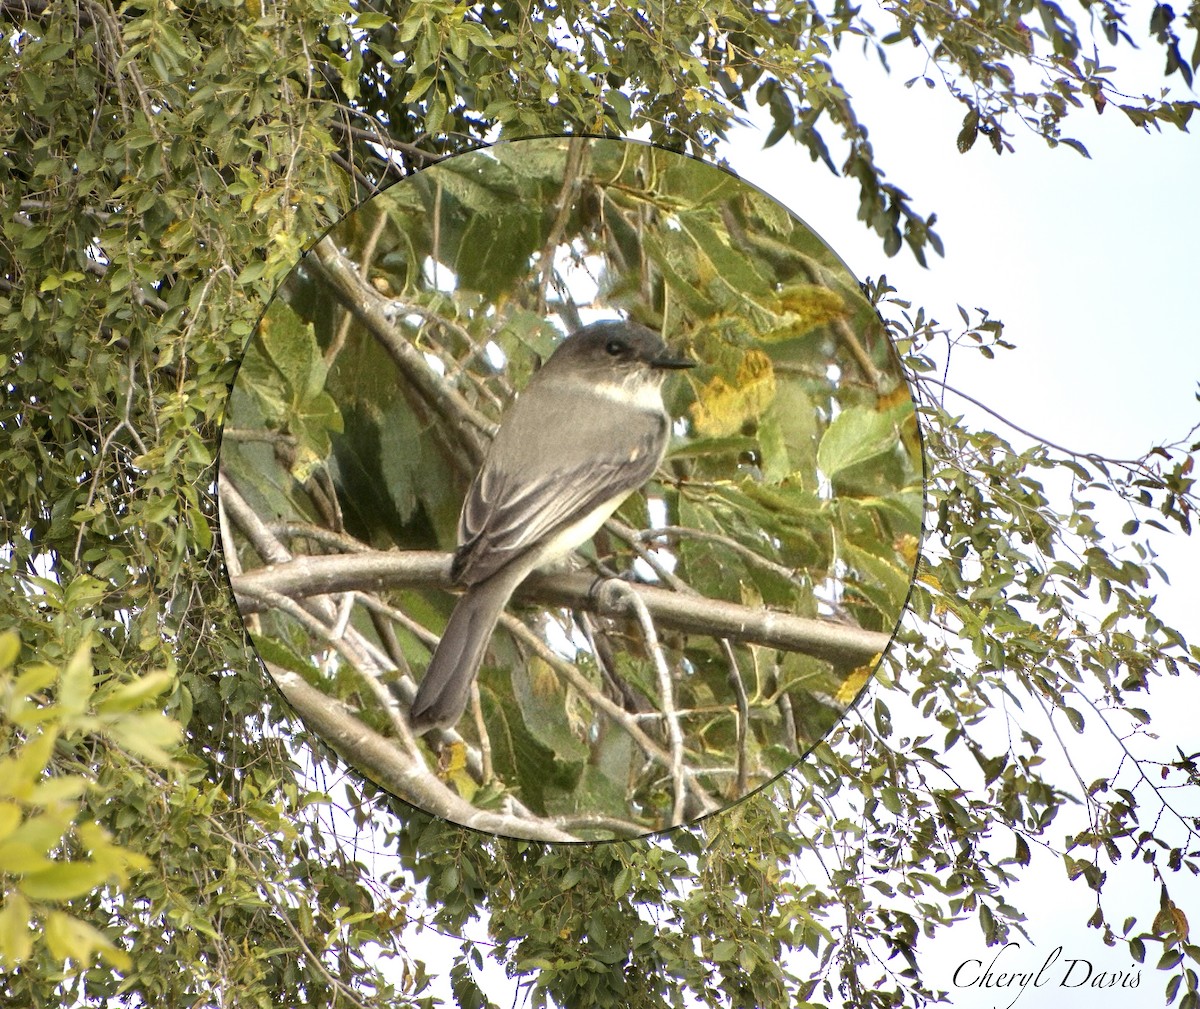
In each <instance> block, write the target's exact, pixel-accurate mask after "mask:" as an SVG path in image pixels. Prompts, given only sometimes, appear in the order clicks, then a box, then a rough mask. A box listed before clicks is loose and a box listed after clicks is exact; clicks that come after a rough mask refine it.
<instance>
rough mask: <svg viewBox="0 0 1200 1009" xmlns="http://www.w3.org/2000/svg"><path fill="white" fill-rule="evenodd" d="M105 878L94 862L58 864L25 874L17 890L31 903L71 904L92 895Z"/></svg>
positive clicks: (102, 870) (103, 872)
mask: <svg viewBox="0 0 1200 1009" xmlns="http://www.w3.org/2000/svg"><path fill="white" fill-rule="evenodd" d="M108 877H109V872H108V870H107V869H106V868H104V866H100V865H96V863H95V862H91V861H87V862H59V863H57V864H55V865H54V866H53V867H51V868H49V869H43V870H42V871H41V872H34V873H29V874H27V875H26V876H25V877H24V878H23V879H22V880H21V883H20V886H21V890H22V892H24V894H25V896H26V897H30V898H32V899H33V900H70V899H71V898H72V897H82V896H83V895H84V894H85V893H91V892H92V891H93V890H95V889H96V887H98V886H100V885H101V884H102V883H103V882H104V881H105V880H106V879H108Z"/></svg>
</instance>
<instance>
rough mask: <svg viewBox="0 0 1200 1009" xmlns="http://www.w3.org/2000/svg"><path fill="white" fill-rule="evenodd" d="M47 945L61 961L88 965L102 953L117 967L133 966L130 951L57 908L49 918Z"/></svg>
mask: <svg viewBox="0 0 1200 1009" xmlns="http://www.w3.org/2000/svg"><path fill="white" fill-rule="evenodd" d="M46 945H47V946H49V947H50V952H51V953H52V954H53V955H54V956H56V957H57V958H58V959H60V960H67V959H71V960H74V961H75V962H76V963H78V964H89V963H91V960H92V957H93V956H94V955H95V954H96V953H99V954H100V956H101V958H102V959H103V960H104V961H105V962H106V963H108V964H109V965H110V966H113V967H116V968H117V969H118V970H128V969H129V967H130V959H129V954H128V953H126V952H125V951H124V950H122V949H118V948H117V947H116V946H114V945H113V944H112V942H111V941H110V940H109V939H108V937H107V936H105V935H104V933H103V932H101V931H99V930H98V929H95V928H93V927H92V926H91V925H89V924H88V923H87V922H85V921H80V920H79V919H78V918H72V917H71V916H70V915H69V914H64V913H63V912H62V911H54V912H53V913H52V914H50V916H49V917H48V918H47V919H46Z"/></svg>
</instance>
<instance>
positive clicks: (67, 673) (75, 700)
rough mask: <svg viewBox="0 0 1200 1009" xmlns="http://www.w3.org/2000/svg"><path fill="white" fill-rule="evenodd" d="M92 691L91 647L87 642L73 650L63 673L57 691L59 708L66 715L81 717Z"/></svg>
mask: <svg viewBox="0 0 1200 1009" xmlns="http://www.w3.org/2000/svg"><path fill="white" fill-rule="evenodd" d="M92 689H93V681H92V645H91V642H90V641H88V642H85V643H84V644H82V645H80V646H79V647H78V648H77V649H76V650H75V654H74V655H72V656H71V661H70V662H68V663H67V668H66V669H65V670H64V671H63V675H62V684H61V686H60V687H59V689H58V703H59V706H60V707H61V708H62V709H63V711H64V712H66V713H67V714H70V715H82V714H83V712H84V711H85V710H86V709H87V704H88V701H89V700H90V699H91V696H92Z"/></svg>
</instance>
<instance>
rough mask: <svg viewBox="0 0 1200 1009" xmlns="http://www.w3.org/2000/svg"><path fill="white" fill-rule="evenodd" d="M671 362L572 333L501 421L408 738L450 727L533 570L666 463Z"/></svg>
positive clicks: (624, 327)
mask: <svg viewBox="0 0 1200 1009" xmlns="http://www.w3.org/2000/svg"><path fill="white" fill-rule="evenodd" d="M695 363H696V362H695V361H689V360H686V359H683V358H678V357H672V356H671V355H670V353H669V351H668V349H667V346H666V344H665V343H663V341H662V339H661V338H660V337H659V336H658V334H657V333H655V332H653V331H652V330H649V329H647V328H646V327H645V326H641V325H638V324H637V323H633V322H625V321H612V322H597V323H593V324H591V325H589V326H584V327H583V328H582V329H580V330H578V331H576V332H575V333H573V334H572V335H571V336H568V337H567V338H566V339H565V340H563V342H562V343H561V344H559V346H558V347H557V348H556V349H555V351H554V353H553V354H551V355H550V358H549V360H547V361H546V363H545V364H544V365H543V366H542V368H541V369H540V370H539V371H538V372H536V373H535V374H534V376H533V378H531V379H530V381H529V384H528V385H527V386H526V388H525V390H524V391H523V392H522V393H520V395H519V396H518V397H517V399H516V401H515V402H514V403H513V405H512V406H511V407H510V408H509V409H508V411H507V412H506V413H505V415H504V417H503V419H502V421H501V424H500V430H499V431H498V432H497V433H496V437H495V440H494V441H493V442H492V445H491V448H490V449H489V450H488V453H487V456H486V458H485V459H484V461H483V465H482V467H480V470H479V472H478V474H476V476H475V479H474V481H473V482H472V484H471V488H470V490H469V491H468V492H467V498H466V501H465V502H464V503H463V509H462V514H461V516H460V517H459V520H458V542H459V546H458V549H457V550H456V551H455V554H454V561H453V563H452V565H451V568H450V573H451V577H452V578H453V579H454V581H455V582H457V583H458V584H460V585H464V586H466V592H464V593H463V595H462V596H461V598H460V599H459V600H458V603H457V604H456V605H455V607H454V611H453V613H451V615H450V621H449V623H447V624H446V630H445V632H444V633H443V634H442V639H441V642H440V643H439V644H438V646H437V650H436V651H435V652H434V654H433V658H432V659H431V660H430V662H429V668H428V669H427V670H426V672H425V676H424V678H423V679H422V680H421V685H420V688H419V689H418V690H417V695H416V697H415V698H414V700H413V703H412V708H411V721H412V726H413V731H414V732H417V733H418V734H419V733H424V732H428V731H429V730H430V729H432V728H434V727H442V728H446V727H449V726H451V725H454V724H455V723H456V722H457V721H458V720H459V718H460V717H461V716H462V713H463V711H464V710H465V709H466V706H467V699H468V697H469V696H470V690H471V682H472V681H473V680H474V678H475V674H476V673H477V672H478V671H479V665H480V663H481V662H482V661H483V655H484V652H485V651H486V650H487V646H488V642H489V641H490V640H491V636H492V630H493V628H494V627H495V626H496V621H497V620H498V619H499V618H500V613H501V612H502V611H503V609H504V607H505V605H506V604H507V602H508V600H509V597H510V596H511V595H512V593H513V591H514V590H515V589H516V587H517V586H518V585H520V584H521V582H522V581H524V580H525V577H526V576H527V575H528V574H529V573H530V572H531V571H533V570H534V569H535V568H538V567H541V566H542V565H544V564H547V563H549V562H551V561H554V560H556V559H558V558H560V557H563V556H564V555H566V554H568V553H569V552H570V551H572V550H574V549H575V547H577V546H579V545H580V544H582V543H584V542H585V541H586V540H588V539H589V538H590V537H591V536H592V535H593V534H594V533H595V532H596V530H597V529H599V528H600V526H601V525H603V523H604V521H605V520H606V519H607V518H608V517H609V516H610V515H612V513H613V512H614V511H616V509H617V507H618V506H619V505H620V504H621V502H622V501H624V500H625V499H626V498H627V497H628V496H629V495H630V494H632V493H633V492H634V491H635V490H637V489H638V488H639V487H641V486H642V484H644V483H645V482H646V481H647V480H648V479H649V478H650V477H651V476H652V475H653V473H654V471H655V470H656V469H657V468H658V464H659V463H660V462H662V458H663V453H664V452H666V449H667V442H668V440H669V439H670V433H671V418H670V416H669V415H668V413H667V411H666V408H665V407H664V406H663V400H662V384H663V380H664V378H665V377H666V376H667V374H668V373H669V372H670V371H672V370H676V369H680V368H691V367H693V366H694V365H695Z"/></svg>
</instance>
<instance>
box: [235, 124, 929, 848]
mask: <svg viewBox="0 0 1200 1009" xmlns="http://www.w3.org/2000/svg"><path fill="white" fill-rule="evenodd" d="M920 445H921V443H920V436H919V430H918V427H917V421H916V416H915V413H914V409H913V403H912V399H911V396H910V394H909V390H908V386H907V385H906V383H905V379H904V375H903V373H902V370H901V368H900V366H899V363H898V360H897V358H896V355H895V352H894V350H893V348H892V346H891V345H890V343H889V341H888V338H887V334H886V331H885V328H884V325H883V324H882V322H881V321H880V320H879V317H878V315H877V313H876V312H875V311H874V309H873V307H872V305H871V304H870V302H869V301H868V299H867V298H866V297H865V296H864V294H863V292H862V290H861V288H860V286H859V284H858V282H857V281H856V280H855V278H854V277H853V276H852V275H851V274H850V273H849V271H848V270H847V269H846V268H845V266H844V265H843V264H842V263H841V261H840V260H839V259H838V257H837V256H836V254H835V253H834V252H833V251H832V250H831V249H830V248H829V247H828V246H827V245H826V244H825V243H824V242H822V241H821V239H820V238H818V237H817V236H816V235H814V234H813V233H812V232H811V231H810V230H808V229H807V228H806V227H805V226H804V224H803V223H802V222H801V221H800V220H798V219H797V218H796V217H794V216H792V215H791V214H790V213H789V212H788V211H787V210H786V209H784V208H783V207H782V206H781V205H780V204H779V203H777V202H776V201H774V200H773V199H771V198H770V197H769V196H767V195H765V194H763V193H762V192H760V191H758V190H757V189H755V188H754V187H752V186H749V185H747V184H746V183H744V182H742V181H740V180H739V179H737V178H736V177H735V176H733V175H731V174H730V173H728V172H726V171H723V170H721V169H718V168H715V167H713V166H711V165H708V164H705V163H703V162H701V161H698V160H695V159H692V158H689V157H686V156H684V155H680V154H677V153H673V152H670V151H665V150H662V149H660V148H656V147H653V146H650V145H648V144H642V143H635V142H629V141H619V140H605V139H590V138H579V137H575V138H566V137H564V138H547V139H539V140H527V141H514V142H508V143H503V144H498V145H496V146H494V147H490V148H486V149H481V150H477V151H474V152H471V153H469V154H464V155H460V156H457V157H454V158H450V159H447V160H444V161H441V162H439V163H438V164H436V165H434V166H432V167H430V168H427V169H426V170H424V171H422V172H420V173H418V174H416V175H414V176H412V177H411V178H408V179H406V180H404V181H402V182H400V183H397V184H396V185H394V186H392V187H391V188H390V189H388V190H387V191H386V192H383V193H381V194H379V195H378V196H376V197H374V198H373V199H371V200H370V201H368V202H366V203H364V204H363V205H361V206H360V207H359V208H358V209H357V210H356V211H355V212H354V213H353V214H351V215H350V216H348V217H346V218H345V219H344V220H343V221H341V222H340V223H339V224H338V225H337V226H336V227H335V228H333V229H332V230H331V231H330V232H329V233H328V234H327V235H326V236H325V237H324V238H322V239H321V240H320V241H319V242H317V243H316V245H314V246H313V247H312V248H311V249H310V250H309V252H308V253H307V254H306V256H305V257H304V259H303V260H302V261H301V262H300V263H299V264H298V265H297V267H296V268H295V270H293V271H292V273H291V274H290V275H289V277H288V278H287V280H286V281H285V282H284V284H283V285H282V286H281V288H280V290H279V292H278V294H277V296H276V297H275V299H274V300H273V301H272V303H271V305H270V306H269V308H268V310H267V311H266V313H265V314H264V316H263V318H262V321H261V323H260V324H259V326H258V329H257V332H256V333H255V336H254V338H253V339H252V341H251V342H250V344H249V346H248V347H247V350H246V354H245V357H244V359H243V361H242V363H241V366H240V368H239V370H238V373H237V379H236V381H235V383H234V387H233V390H232V393H231V398H230V403H229V409H228V412H227V417H226V425H225V429H224V434H223V439H222V446H221V453H220V477H219V488H220V502H221V534H222V537H223V547H224V551H225V559H226V562H227V564H228V567H229V571H230V578H231V582H232V585H233V589H234V593H235V596H236V599H237V602H238V606H239V609H240V611H241V613H242V615H243V617H244V619H245V622H246V626H247V628H248V630H249V633H250V634H251V636H252V639H253V642H254V645H255V647H256V648H257V650H258V653H259V655H260V657H261V659H262V661H263V663H264V664H265V666H266V668H267V670H268V672H269V674H270V675H271V677H272V679H273V680H274V681H275V682H276V683H277V684H278V685H279V687H280V689H281V690H282V691H283V693H284V695H285V697H286V698H287V699H288V701H289V702H290V703H291V704H292V705H293V706H294V708H295V709H296V710H297V712H298V713H299V715H300V716H301V717H302V718H303V720H304V722H305V724H306V725H307V726H308V728H309V729H310V730H311V731H312V732H313V733H315V734H317V735H318V736H320V737H321V738H322V739H324V740H325V741H326V742H328V743H329V745H330V746H331V747H333V748H334V749H335V750H336V751H337V752H338V753H339V754H340V755H341V757H342V758H343V759H344V760H345V761H346V762H347V763H348V764H349V765H350V766H351V767H353V768H354V769H355V770H356V771H357V772H359V773H361V774H362V775H364V776H366V777H367V778H369V779H371V780H372V781H374V782H375V783H376V784H378V785H380V786H382V787H383V788H385V789H386V790H387V791H389V792H390V793H392V794H393V795H395V796H396V797H398V798H400V799H402V800H404V801H405V802H407V803H411V804H412V805H414V806H417V807H419V808H420V809H423V810H425V811H427V812H429V813H431V814H435V815H437V816H440V817H444V818H447V819H449V820H452V821H454V822H456V823H459V824H462V825H463V826H466V827H471V828H475V829H479V830H484V831H488V832H493V833H498V834H504V835H508V836H514V837H524V838H535V839H540V840H549V841H597V840H607V839H613V838H626V837H636V836H640V835H644V834H648V833H652V832H656V831H661V830H664V829H667V828H670V827H673V826H676V825H679V824H681V823H685V822H688V821H692V820H695V819H698V818H700V817H704V816H707V815H709V814H712V813H714V812H717V811H718V810H720V809H722V808H724V807H726V806H728V805H729V804H731V803H734V802H737V801H738V800H740V799H742V798H744V797H745V796H747V795H749V794H750V793H751V792H753V791H755V790H756V789H758V788H761V787H762V786H763V785H765V784H766V783H768V782H770V781H771V780H773V779H774V778H776V777H777V776H779V775H780V774H783V773H784V772H786V771H787V770H788V769H789V768H791V767H793V766H794V765H795V764H796V763H797V762H798V761H800V760H802V759H803V758H804V756H805V754H806V753H807V752H808V751H809V750H810V749H811V748H812V747H813V746H814V745H816V744H817V743H818V742H819V741H820V740H821V739H822V738H823V737H824V736H825V734H826V733H828V732H829V730H830V729H831V728H832V727H833V726H834V724H835V723H836V722H837V721H838V720H839V719H840V718H841V716H842V715H843V714H844V712H845V711H846V710H847V708H848V707H849V706H850V705H851V704H852V703H853V702H854V700H855V698H856V697H857V696H858V695H859V693H860V692H861V691H862V689H863V687H864V686H865V685H866V683H867V681H868V680H869V678H870V676H871V674H872V672H873V671H874V669H875V667H876V665H877V664H878V662H879V661H880V657H881V655H882V653H883V651H884V650H885V649H886V647H887V645H888V642H889V640H890V637H891V635H892V632H893V630H894V628H895V626H896V624H897V622H898V620H899V619H900V616H901V613H902V611H903V609H904V605H905V602H906V599H907V597H908V592H909V588H910V584H911V580H912V577H913V574H914V569H915V565H916V559H917V553H918V537H919V535H920V528H921V513H922V505H923V490H922V481H921V475H922V464H921V448H920Z"/></svg>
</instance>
